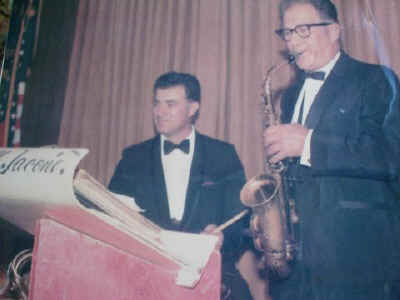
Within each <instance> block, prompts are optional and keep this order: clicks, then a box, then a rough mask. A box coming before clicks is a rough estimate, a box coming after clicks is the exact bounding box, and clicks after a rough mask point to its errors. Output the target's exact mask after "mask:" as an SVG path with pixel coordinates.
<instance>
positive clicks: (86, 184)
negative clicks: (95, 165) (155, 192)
mask: <svg viewBox="0 0 400 300" xmlns="http://www.w3.org/2000/svg"><path fill="white" fill-rule="evenodd" d="M87 153H88V150H87V149H67V148H0V206H1V209H0V217H2V218H4V219H6V220H8V221H9V222H10V223H13V224H15V225H16V226H18V227H20V228H22V229H24V230H26V231H28V232H30V233H32V234H33V233H34V227H35V222H36V221H37V220H38V219H40V218H42V217H46V216H48V215H51V212H52V211H62V210H68V209H69V208H74V209H76V208H79V209H81V210H83V211H86V212H88V213H90V214H91V215H94V216H95V217H96V218H99V219H100V220H101V221H103V222H105V223H107V224H108V225H110V226H112V227H114V228H116V229H117V230H119V231H121V232H124V233H125V234H127V235H129V236H131V237H132V238H134V239H135V240H137V241H139V242H141V243H142V244H144V245H145V246H146V247H149V248H151V249H153V250H155V251H157V252H158V253H159V254H161V255H162V256H164V257H166V258H167V259H169V260H171V261H173V262H175V263H176V264H177V265H179V266H180V267H181V268H180V270H181V271H180V272H179V273H178V274H177V278H176V283H177V284H178V285H182V286H186V287H193V286H195V284H196V283H197V282H198V280H199V279H200V276H201V271H202V269H203V268H204V267H205V265H206V263H207V261H208V259H209V257H210V255H211V253H212V251H213V250H214V249H215V246H216V243H217V237H216V236H213V235H206V234H189V233H182V232H175V231H169V230H164V229H162V228H161V227H159V226H157V225H156V224H154V223H153V222H151V221H150V220H148V219H146V218H145V217H144V216H143V215H141V214H140V212H141V208H140V207H138V206H137V205H136V204H135V202H134V199H132V198H129V197H126V196H122V195H117V194H114V193H111V192H110V191H108V190H107V188H106V187H104V186H103V185H102V184H100V183H99V182H97V181H96V180H95V179H94V178H93V177H92V176H90V175H89V174H88V173H87V172H86V171H84V170H81V169H78V168H77V166H78V164H79V162H80V160H81V159H82V158H83V157H84V156H85V155H86V154H87ZM194 253H195V254H194ZM145 259H146V258H145ZM149 259H150V260H151V258H149Z"/></svg>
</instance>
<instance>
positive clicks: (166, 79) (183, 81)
mask: <svg viewBox="0 0 400 300" xmlns="http://www.w3.org/2000/svg"><path fill="white" fill-rule="evenodd" d="M180 85H181V86H183V87H184V88H185V96H186V99H188V100H189V101H194V102H198V103H199V104H200V99H201V88H200V82H199V80H198V79H197V78H196V76H194V75H192V74H188V73H178V72H175V71H172V72H168V73H164V74H162V75H160V77H158V78H157V79H156V81H155V83H154V88H153V92H154V93H155V92H156V90H158V89H167V88H170V87H175V86H180ZM199 111H200V109H198V110H197V112H196V113H195V114H194V115H193V117H192V123H193V124H194V123H195V122H196V120H197V119H198V117H199V113H200V112H199Z"/></svg>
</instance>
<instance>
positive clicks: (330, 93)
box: [305, 52, 348, 129]
mask: <svg viewBox="0 0 400 300" xmlns="http://www.w3.org/2000/svg"><path fill="white" fill-rule="evenodd" d="M347 64H348V57H347V55H346V54H345V53H343V52H342V53H341V55H340V58H339V60H338V61H337V62H336V64H335V66H334V67H333V69H332V71H331V72H330V74H329V75H328V77H327V78H326V81H325V82H324V84H323V85H322V87H321V89H320V90H319V92H318V94H317V95H316V97H315V99H314V102H313V104H312V105H311V108H310V111H309V113H308V115H307V118H306V122H305V126H306V127H307V128H310V129H314V128H315V127H316V126H317V124H318V122H319V121H320V119H321V116H322V115H323V113H324V111H326V110H327V109H328V107H329V106H330V105H331V104H332V103H333V102H334V100H335V99H338V98H340V97H338V94H339V93H340V92H341V91H343V85H344V84H345V83H346V76H344V75H345V70H344V69H345V68H346V65H347Z"/></svg>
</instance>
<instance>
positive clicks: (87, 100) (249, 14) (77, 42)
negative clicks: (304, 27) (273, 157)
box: [59, 0, 400, 183]
mask: <svg viewBox="0 0 400 300" xmlns="http://www.w3.org/2000/svg"><path fill="white" fill-rule="evenodd" d="M278 2H279V1H276V0H217V1H216V0H190V1H188V0H118V1H109V0H81V1H80V2H79V11H78V16H77V23H76V29H75V37H74V42H73V48H72V55H71V61H70V68H69V74H68V81H67V88H66V95H65V103H64V110H63V113H62V118H61V120H60V121H61V130H60V136H59V145H61V146H68V147H87V148H89V149H90V154H89V155H88V157H87V158H85V159H84V162H83V167H84V168H86V169H87V170H88V171H89V172H90V173H91V174H93V175H94V176H95V177H96V178H98V179H99V180H100V181H102V182H103V183H108V180H109V179H110V176H111V175H112V171H113V169H114V167H115V164H116V163H117V162H118V160H119V158H120V153H121V150H122V149H123V148H124V147H126V146H127V145H129V144H132V143H137V142H140V141H143V140H144V139H147V138H149V137H151V136H152V135H153V134H154V130H153V124H152V119H151V109H152V98H153V95H152V85H153V82H154V80H155V79H156V78H157V77H158V76H159V75H160V74H161V73H163V72H166V71H169V70H176V71H183V72H190V73H193V74H195V75H196V76H197V77H198V78H199V80H200V82H201V85H202V103H201V113H200V118H199V120H198V123H197V128H198V129H199V130H200V131H201V132H203V133H205V134H208V135H211V136H213V137H216V138H219V139H222V140H225V141H228V142H230V143H233V144H235V146H236V149H237V151H238V153H239V155H240V157H241V160H242V162H243V164H244V166H245V168H246V172H247V176H248V177H251V176H254V175H256V174H258V173H259V172H261V171H262V166H263V158H262V156H263V155H262V150H263V149H262V144H261V138H262V106H261V100H260V95H261V92H262V83H263V79H264V76H265V72H266V70H267V69H268V68H269V67H270V66H272V65H274V64H276V63H278V62H280V61H282V57H281V55H280V51H281V50H283V47H284V45H283V42H281V41H280V40H279V39H278V37H277V36H275V35H274V33H273V30H274V29H275V28H277V27H278V25H279V20H278V16H277V3H278ZM335 3H336V4H337V6H338V10H339V14H340V20H341V24H342V36H343V47H344V49H345V50H346V51H348V53H349V54H351V55H353V56H355V57H356V58H359V59H362V60H366V61H369V62H372V63H378V62H379V63H383V64H386V65H388V66H390V67H392V68H394V69H395V71H396V73H397V74H399V73H400V57H399V56H398V55H396V50H397V46H398V45H399V44H400V43H399V42H400V37H399V34H398V28H400V21H399V18H398V12H399V11H400V2H399V1H398V0H385V1H381V0H352V1H346V0H336V1H335ZM290 75H291V72H290V70H289V67H288V68H286V69H283V70H282V71H281V72H279V74H276V75H275V76H274V78H273V80H272V88H273V91H274V92H275V94H278V90H279V89H280V88H282V87H284V86H285V85H286V84H287V82H288V81H289V79H290Z"/></svg>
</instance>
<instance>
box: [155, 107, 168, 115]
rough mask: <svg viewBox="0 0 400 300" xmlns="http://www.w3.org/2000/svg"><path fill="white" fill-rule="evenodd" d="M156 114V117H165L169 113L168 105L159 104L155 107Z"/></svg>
mask: <svg viewBox="0 0 400 300" xmlns="http://www.w3.org/2000/svg"><path fill="white" fill-rule="evenodd" d="M154 113H155V115H157V116H162V115H165V114H166V113H167V108H166V105H162V104H157V105H156V106H155V107H154Z"/></svg>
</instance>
